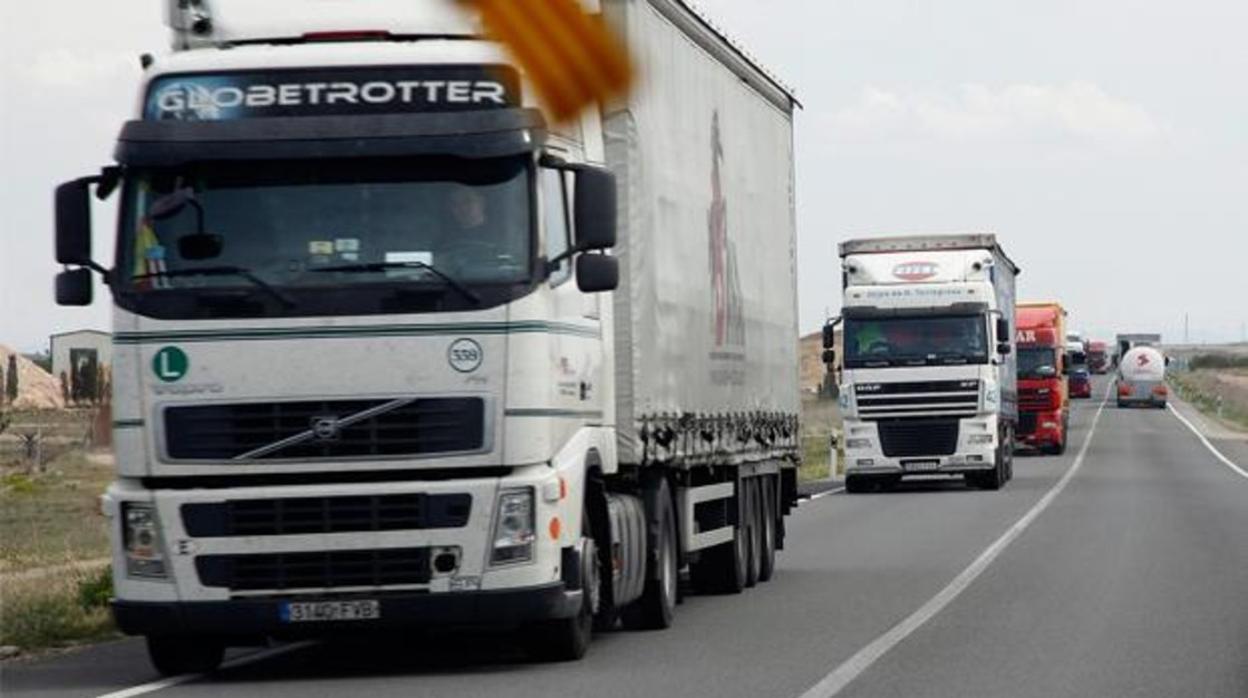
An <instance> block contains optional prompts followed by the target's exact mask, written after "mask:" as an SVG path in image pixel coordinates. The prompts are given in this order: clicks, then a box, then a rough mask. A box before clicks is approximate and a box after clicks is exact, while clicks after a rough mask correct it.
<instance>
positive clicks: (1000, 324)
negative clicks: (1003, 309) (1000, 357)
mask: <svg viewBox="0 0 1248 698" xmlns="http://www.w3.org/2000/svg"><path fill="white" fill-rule="evenodd" d="M997 341H998V342H1002V343H1005V342H1009V341H1010V321H1009V320H1006V319H1005V318H1003V317H999V318H997ZM1002 353H1007V352H1002Z"/></svg>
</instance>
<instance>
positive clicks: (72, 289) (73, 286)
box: [56, 267, 92, 305]
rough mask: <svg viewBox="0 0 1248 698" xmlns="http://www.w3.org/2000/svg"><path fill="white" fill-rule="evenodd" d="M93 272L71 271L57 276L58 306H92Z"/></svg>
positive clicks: (84, 269)
mask: <svg viewBox="0 0 1248 698" xmlns="http://www.w3.org/2000/svg"><path fill="white" fill-rule="evenodd" d="M91 292H92V287H91V270H90V269H87V268H86V267H83V268H81V269H70V270H69V271H63V272H61V273H59V274H57V275H56V304H57V305H91Z"/></svg>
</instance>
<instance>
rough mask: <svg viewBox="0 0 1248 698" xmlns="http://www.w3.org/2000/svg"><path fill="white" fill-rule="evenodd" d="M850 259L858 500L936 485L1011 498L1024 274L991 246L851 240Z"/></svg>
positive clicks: (968, 238) (953, 240) (846, 401)
mask: <svg viewBox="0 0 1248 698" xmlns="http://www.w3.org/2000/svg"><path fill="white" fill-rule="evenodd" d="M840 256H841V260H842V271H843V285H844V296H843V299H842V313H843V314H842V318H841V320H842V321H843V323H844V328H843V336H844V356H843V357H841V358H842V366H843V374H842V376H841V398H840V399H841V409H842V413H843V416H844V435H845V436H844V438H845V463H846V482H845V488H846V490H847V491H848V492H862V491H865V490H867V489H871V488H873V487H891V486H893V485H895V484H896V483H897V482H899V481H900V480H901V479H902V478H903V477H906V476H910V475H932V474H961V475H963V476H964V477H965V479H966V481H967V482H968V484H971V485H974V486H978V487H982V488H985V489H999V488H1000V487H1001V486H1002V485H1003V484H1004V483H1005V482H1006V481H1007V480H1009V479H1010V477H1011V476H1012V474H1013V443H1014V431H1015V426H1016V424H1017V422H1018V390H1017V375H1016V363H1015V354H1014V351H1013V347H1014V341H1015V339H1014V333H1013V332H1012V331H1011V329H1012V325H1013V322H1014V304H1015V291H1014V280H1015V277H1016V276H1017V275H1018V273H1019V269H1018V267H1016V266H1015V265H1014V263H1013V262H1011V261H1010V259H1009V257H1007V256H1006V254H1005V252H1004V251H1003V250H1002V249H1001V246H1000V244H998V242H997V239H996V236H994V235H990V234H967V235H935V236H920V237H892V238H874V239H863V240H851V241H848V242H845V243H842V244H841V246H840ZM831 335H832V327H831V326H828V327H825V330H824V336H825V343H826V340H827V339H828V338H829V337H830V336H831ZM824 358H825V360H828V361H829V362H830V360H831V359H833V358H835V357H834V356H832V355H831V354H830V353H825V356H824Z"/></svg>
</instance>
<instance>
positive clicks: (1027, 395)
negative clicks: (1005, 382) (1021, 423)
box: [1018, 388, 1058, 412]
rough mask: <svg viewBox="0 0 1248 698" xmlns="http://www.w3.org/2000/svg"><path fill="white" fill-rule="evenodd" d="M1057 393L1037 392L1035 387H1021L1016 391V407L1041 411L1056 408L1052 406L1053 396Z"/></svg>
mask: <svg viewBox="0 0 1248 698" xmlns="http://www.w3.org/2000/svg"><path fill="white" fill-rule="evenodd" d="M1055 395H1058V393H1052V392H1044V393H1041V392H1038V391H1037V390H1036V389H1035V388H1023V389H1020V390H1019V391H1018V409H1020V410H1024V411H1029V412H1042V411H1044V410H1051V409H1056V408H1055V407H1053V402H1054V399H1053V398H1054V396H1055Z"/></svg>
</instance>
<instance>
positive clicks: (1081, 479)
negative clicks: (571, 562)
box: [0, 382, 1248, 698]
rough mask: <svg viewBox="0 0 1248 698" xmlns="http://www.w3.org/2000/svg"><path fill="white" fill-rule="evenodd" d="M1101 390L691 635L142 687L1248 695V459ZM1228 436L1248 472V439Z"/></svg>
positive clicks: (118, 648)
mask: <svg viewBox="0 0 1248 698" xmlns="http://www.w3.org/2000/svg"><path fill="white" fill-rule="evenodd" d="M1098 390H1099V391H1103V390H1104V384H1103V382H1102V383H1101V384H1100V385H1099V386H1098ZM1097 394H1098V395H1100V394H1101V393H1100V392H1098V393H1097ZM1099 405H1100V402H1099V400H1096V401H1081V402H1079V403H1077V406H1076V408H1075V410H1074V418H1073V439H1072V448H1071V449H1070V450H1069V451H1068V453H1067V454H1066V455H1065V456H1061V457H1051V456H1046V457H1039V456H1036V457H1027V458H1019V459H1018V461H1017V463H1016V466H1015V479H1014V481H1012V482H1011V483H1010V484H1009V485H1008V486H1007V487H1006V489H1004V490H1003V491H1000V492H981V491H974V490H968V489H966V488H965V487H963V486H962V485H961V483H959V482H953V481H928V482H922V483H913V484H905V485H903V487H902V488H901V489H900V490H898V491H897V492H894V493H888V494H872V495H853V496H850V495H845V494H843V493H833V494H830V495H827V496H823V497H820V498H819V499H817V500H814V501H809V502H806V503H805V504H803V505H802V506H801V507H800V508H799V510H798V511H797V512H796V513H795V515H794V516H793V517H792V519H791V524H790V538H789V541H788V546H787V547H788V549H787V550H785V551H784V552H783V553H781V555H780V558H779V564H780V567H779V570H778V572H777V575H776V578H775V579H774V580H773V581H772V582H770V583H768V584H765V585H761V586H759V587H757V588H755V589H752V590H749V591H747V592H746V593H745V594H744V595H742V596H740V597H727V596H691V597H688V598H687V599H686V600H685V603H684V604H683V605H682V606H681V607H680V608H679V609H678V613H677V618H676V625H675V626H674V627H673V628H672V629H670V630H667V631H661V632H615V633H609V634H606V635H603V636H600V637H598V638H597V639H596V641H595V645H594V647H593V648H592V649H591V651H590V654H589V656H588V657H586V659H585V660H583V661H581V662H577V663H571V664H540V663H534V662H530V661H528V660H527V659H525V655H524V653H523V652H522V651H521V647H520V646H519V645H518V641H517V640H516V639H515V638H514V637H510V636H506V635H496V636H483V635H480V634H475V635H438V634H433V635H421V636H416V635H409V636H403V637H391V638H386V639H378V640H374V641H370V642H361V641H355V642H337V643H325V644H314V645H307V646H300V647H297V648H295V649H293V650H290V651H287V652H285V653H284V654H281V655H278V656H269V655H259V658H257V657H255V656H253V657H251V658H250V663H247V664H245V665H242V666H237V665H236V666H232V667H229V666H227V668H225V669H222V670H221V671H219V672H217V673H215V674H213V675H211V676H207V677H194V678H191V679H190V680H184V681H182V682H181V683H176V684H175V685H166V686H159V685H158V686H147V687H145V688H139V689H135V690H131V691H129V692H128V694H126V695H130V696H133V695H140V694H154V695H170V696H172V695H177V696H207V695H221V694H231V695H248V696H252V695H258V696H297V697H298V698H307V697H309V696H329V695H360V696H363V695H367V696H369V697H370V698H381V697H383V696H456V697H457V698H458V697H468V696H499V695H506V696H520V697H524V696H541V697H542V698H548V697H549V696H591V695H592V696H639V697H641V696H645V697H648V698H649V697H654V696H665V697H666V696H671V697H677V696H715V697H716V698H732V697H737V696H740V697H742V698H747V697H748V698H754V697H757V696H786V697H788V696H792V697H794V698H797V697H799V696H806V697H807V698H816V696H830V695H843V696H957V697H974V696H993V697H998V696H1010V697H1028V696H1037V697H1041V696H1043V697H1044V698H1053V697H1056V696H1071V697H1075V696H1079V697H1084V696H1107V697H1115V696H1133V697H1134V696H1166V697H1170V696H1227V697H1228V698H1244V697H1245V696H1248V477H1245V476H1243V475H1240V474H1239V473H1237V472H1235V471H1234V470H1233V469H1232V468H1231V467H1229V466H1227V465H1226V464H1224V463H1222V462H1220V461H1219V460H1218V459H1217V458H1216V457H1215V456H1214V455H1213V454H1212V453H1211V452H1210V451H1209V450H1208V449H1207V448H1206V446H1205V445H1204V444H1202V442H1201V441H1200V440H1199V439H1198V437H1197V436H1196V435H1194V434H1193V433H1192V432H1191V431H1190V430H1189V429H1188V427H1187V426H1185V425H1184V424H1183V423H1182V422H1180V420H1179V419H1177V418H1176V416H1175V415H1174V414H1171V413H1170V412H1167V411H1161V410H1143V409H1133V410H1119V409H1117V408H1115V407H1113V405H1112V404H1110V405H1109V406H1106V407H1105V408H1104V410H1103V411H1102V412H1101V414H1100V416H1099V419H1098V418H1097V417H1096V414H1097V412H1098V407H1099ZM1183 414H1188V413H1187V412H1183ZM1094 421H1095V422H1096V427H1095V432H1094V433H1092V434H1091V438H1089V433H1090V430H1091V428H1092V424H1093V422H1094ZM1220 436H1223V437H1225V435H1220ZM1085 441H1086V448H1084V449H1081V448H1080V447H1081V446H1083V445H1084V444H1085ZM1211 443H1213V445H1214V446H1215V447H1217V448H1218V449H1219V450H1221V451H1222V453H1223V454H1225V455H1226V456H1227V457H1228V458H1230V459H1232V461H1233V462H1234V463H1237V464H1239V467H1240V468H1243V469H1245V470H1248V442H1244V441H1237V440H1235V439H1233V438H1218V439H1214V440H1213V441H1212V442H1211ZM1081 450H1082V451H1083V453H1082V454H1081V453H1080V451H1081ZM1076 464H1077V465H1076ZM247 654H248V653H244V652H240V653H238V655H236V656H239V657H243V656H245V655H247ZM244 661H248V660H244ZM154 680H156V676H155V675H154V673H153V672H152V671H151V670H150V669H149V668H148V666H147V661H146V657H145V656H144V653H143V648H142V644H141V643H139V642H137V641H133V640H126V641H121V642H116V643H111V644H107V645H103V646H99V647H95V648H91V649H87V650H83V651H79V652H76V653H73V654H70V655H66V656H62V657H57V658H51V659H47V660H42V661H38V662H33V663H19V664H10V665H7V666H5V667H4V668H3V674H2V675H0V692H2V693H3V695H4V696H5V698H9V697H10V696H13V697H16V696H101V695H105V694H109V693H110V692H115V691H122V690H125V689H133V688H134V687H137V686H141V685H143V684H145V683H146V682H150V681H154Z"/></svg>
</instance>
